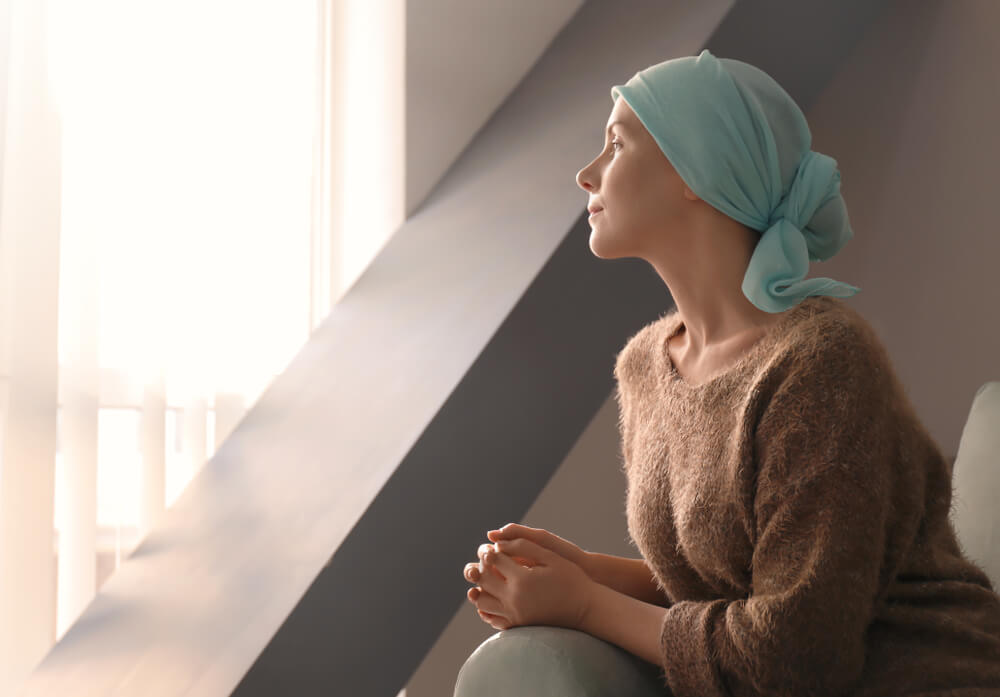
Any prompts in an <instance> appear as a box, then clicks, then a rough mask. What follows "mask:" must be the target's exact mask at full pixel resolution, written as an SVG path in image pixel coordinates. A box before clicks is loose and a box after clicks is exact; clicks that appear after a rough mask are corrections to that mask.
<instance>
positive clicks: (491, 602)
mask: <svg viewBox="0 0 1000 697" xmlns="http://www.w3.org/2000/svg"><path fill="white" fill-rule="evenodd" d="M467 595H468V596H469V600H471V601H472V602H473V603H474V604H475V606H476V609H478V610H479V611H480V612H485V613H487V614H490V615H495V616H496V617H498V618H500V619H504V620H506V619H507V616H506V615H505V614H504V607H503V605H502V604H501V603H500V601H499V600H497V599H496V598H494V597H493V596H492V595H490V594H489V593H487V592H486V591H484V590H482V589H479V588H470V589H469V592H468V593H467ZM473 596H474V597H473Z"/></svg>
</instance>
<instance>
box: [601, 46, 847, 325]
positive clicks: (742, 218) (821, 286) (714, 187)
mask: <svg viewBox="0 0 1000 697" xmlns="http://www.w3.org/2000/svg"><path fill="white" fill-rule="evenodd" d="M619 96H621V97H622V98H623V99H625V101H626V102H628V105H629V107H630V108H631V109H632V111H633V112H635V114H636V116H637V117H638V118H639V120H640V121H641V122H642V124H643V126H645V128H646V130H647V131H649V133H650V134H651V135H652V136H653V138H654V139H655V140H656V142H657V144H658V145H659V146H660V149H661V150H662V151H663V154H664V155H666V157H667V159H669V160H670V163H671V164H672V165H673V167H674V169H675V170H676V171H677V173H678V175H680V177H681V179H683V180H684V182H685V184H687V185H688V187H689V188H690V189H691V190H692V191H693V192H694V193H695V194H697V195H698V197H699V198H701V199H702V200H703V201H705V202H706V203H708V204H709V205H711V206H713V207H714V208H716V209H717V210H719V211H721V212H722V213H725V214H726V215H728V216H729V217H731V218H733V219H735V220H738V221H739V222H741V223H743V224H744V225H747V226H748V227H750V228H752V229H754V230H757V231H758V232H761V233H762V234H761V237H760V240H759V241H758V242H757V246H756V247H755V248H754V252H753V254H752V255H751V257H750V263H749V264H748V265H747V270H746V274H745V275H744V277H743V284H742V290H743V294H744V295H746V297H747V299H749V300H750V302H752V303H753V304H754V305H755V306H757V307H758V308H760V309H761V310H764V311H766V312H781V311H783V310H787V309H788V308H790V307H793V306H794V305H797V304H798V303H799V302H801V301H802V300H803V299H804V298H806V297H808V296H811V295H833V296H837V297H850V296H852V295H854V294H855V293H857V292H859V291H860V290H861V289H860V288H856V287H855V286H851V285H848V284H846V283H841V282H839V281H835V280H833V279H830V278H811V279H806V278H805V275H806V273H808V271H809V262H810V261H825V260H827V259H829V258H830V257H832V256H833V255H834V254H836V253H837V252H838V251H840V249H841V247H843V246H844V244H846V243H847V241H848V240H849V239H851V237H852V235H853V231H852V230H851V226H850V221H849V219H848V216H847V206H846V204H845V203H844V199H843V197H842V196H841V195H840V172H839V171H838V169H837V161H836V160H834V159H833V158H832V157H829V156H827V155H824V154H822V153H818V152H815V151H813V150H811V149H810V147H811V142H812V134H811V133H810V131H809V126H808V124H807V123H806V119H805V116H804V115H803V114H802V112H801V110H800V109H799V107H798V105H797V104H796V103H795V101H794V100H793V99H792V98H791V97H790V96H789V95H788V93H786V92H785V91H784V89H782V88H781V86H780V85H778V83H777V82H775V81H774V79H773V78H771V77H770V76H769V75H768V74H767V73H765V72H764V71H762V70H760V69H759V68H756V67H754V66H752V65H750V64H748V63H743V62H741V61H737V60H733V59H729V58H721V59H719V58H716V57H715V56H713V55H712V54H711V53H710V52H709V51H708V49H705V50H704V51H702V52H701V54H699V55H698V56H684V57H681V58H675V59H672V60H668V61H664V62H663V63H658V64H656V65H653V66H650V67H649V68H646V69H645V70H642V71H640V72H638V73H636V74H635V75H634V76H633V77H632V79H630V80H629V81H628V82H627V83H626V84H624V85H615V86H614V87H612V88H611V97H612V99H617V98H618V97H619Z"/></svg>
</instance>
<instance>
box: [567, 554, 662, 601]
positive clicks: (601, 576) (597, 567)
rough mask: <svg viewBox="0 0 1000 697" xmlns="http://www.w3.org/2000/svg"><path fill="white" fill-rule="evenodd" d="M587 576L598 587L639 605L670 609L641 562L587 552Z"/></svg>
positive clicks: (643, 561)
mask: <svg viewBox="0 0 1000 697" xmlns="http://www.w3.org/2000/svg"><path fill="white" fill-rule="evenodd" d="M586 571H587V574H588V575H589V576H590V577H591V578H592V579H594V580H595V581H596V582H597V583H600V584H601V585H602V586H608V587H609V588H612V589H614V590H616V591H618V592H619V593H624V594H625V595H630V596H632V597H633V598H637V599H639V600H641V601H643V602H646V603H651V604H653V605H659V606H660V607H670V600H668V599H667V596H666V595H665V594H664V593H663V591H661V590H660V589H659V587H658V586H657V585H656V581H654V580H653V573H652V572H651V571H650V570H649V567H648V566H647V565H646V560H645V559H627V558H626V557H616V556H613V555H611V554H601V553H600V552H587V569H586Z"/></svg>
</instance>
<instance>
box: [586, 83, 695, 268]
mask: <svg viewBox="0 0 1000 697" xmlns="http://www.w3.org/2000/svg"><path fill="white" fill-rule="evenodd" d="M576 183H577V185H578V186H579V187H580V188H581V189H583V190H584V191H586V192H588V193H589V194H590V199H589V201H588V207H595V206H599V207H601V208H602V209H603V210H601V211H600V212H598V213H596V214H592V215H591V216H590V226H591V235H590V249H591V251H592V252H593V253H594V254H595V255H597V256H599V257H602V258H616V257H623V256H638V257H642V256H646V255H645V254H644V252H648V251H651V250H653V249H655V248H656V246H657V245H658V244H659V245H662V244H663V242H664V235H669V234H671V232H672V231H674V230H684V229H685V225H684V222H685V221H684V218H685V216H687V215H689V214H690V213H691V208H693V207H692V206H683V205H682V204H683V203H684V198H687V199H689V200H697V196H695V194H694V193H693V192H691V190H690V189H688V188H687V187H686V185H685V184H684V181H683V180H682V179H681V178H680V176H679V175H678V174H677V171H676V170H675V169H674V168H673V166H672V165H671V164H670V160H668V159H667V157H666V156H665V155H664V154H663V151H662V150H660V147H659V146H658V145H657V144H656V141H655V140H654V139H653V136H651V135H650V134H649V131H647V130H646V128H645V126H643V125H642V122H641V121H640V120H639V117H637V116H636V115H635V112H634V111H632V108H631V107H629V105H628V102H626V101H625V100H624V99H622V98H621V97H619V98H618V99H617V100H615V106H614V109H612V111H611V117H610V118H609V119H608V130H607V131H605V139H604V149H603V150H602V151H601V153H600V154H599V155H598V156H597V157H596V158H594V159H593V160H591V162H590V163H589V164H588V165H587V166H586V167H584V168H583V169H581V170H580V171H579V172H577V175H576Z"/></svg>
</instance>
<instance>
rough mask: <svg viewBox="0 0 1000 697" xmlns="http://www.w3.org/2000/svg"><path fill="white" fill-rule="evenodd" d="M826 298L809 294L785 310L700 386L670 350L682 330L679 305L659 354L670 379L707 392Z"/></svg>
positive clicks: (666, 325)
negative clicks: (686, 374)
mask: <svg viewBox="0 0 1000 697" xmlns="http://www.w3.org/2000/svg"><path fill="white" fill-rule="evenodd" d="M823 299H827V300H828V299H829V297H828V296H816V295H813V296H809V297H807V298H805V299H804V300H802V301H801V302H799V303H798V304H797V305H795V306H793V307H791V308H789V309H787V310H783V311H782V312H781V313H780V314H781V315H782V316H781V318H780V319H778V320H777V321H776V322H774V323H773V324H771V325H769V326H768V327H767V329H766V330H765V332H764V334H763V335H762V336H761V337H760V338H759V339H757V341H755V342H754V343H753V344H751V345H750V348H748V349H747V350H745V351H744V352H743V354H742V355H741V356H740V358H739V359H738V360H737V361H735V362H734V363H732V364H730V365H729V366H727V367H726V368H724V369H723V370H721V371H719V372H716V373H714V374H713V375H712V376H711V377H710V378H708V379H707V380H705V381H704V382H702V383H699V384H697V385H692V384H691V383H689V382H688V381H687V380H685V379H684V378H683V377H682V376H681V374H680V373H679V372H677V367H676V366H675V365H674V361H673V359H672V358H671V357H670V351H669V350H668V349H667V342H669V341H670V339H671V338H673V337H674V336H675V335H676V334H678V333H679V330H680V326H681V321H680V317H679V316H678V314H677V308H676V307H675V308H674V310H673V312H671V314H669V315H667V317H669V321H668V322H665V323H664V330H663V333H662V334H661V336H660V340H659V353H660V357H661V359H662V360H663V361H664V364H665V367H666V372H667V376H668V378H669V380H670V382H672V383H674V384H676V385H678V386H679V387H681V388H683V389H685V390H687V391H689V392H704V391H706V390H708V389H710V388H712V387H713V386H715V385H718V384H722V383H726V382H728V381H729V380H730V379H731V378H733V377H736V376H739V375H741V374H742V373H743V372H744V368H745V367H746V365H747V364H748V363H750V362H751V361H752V360H753V359H754V358H755V357H756V356H757V354H758V353H759V352H760V351H761V350H762V349H763V348H764V347H765V346H766V345H768V344H769V343H770V342H771V339H772V338H774V337H775V336H778V335H780V334H781V333H782V331H783V330H784V328H785V326H786V325H787V324H788V323H789V322H790V321H791V320H792V319H794V318H796V317H798V316H800V315H802V314H803V313H804V312H805V311H806V310H807V309H808V308H810V307H811V306H812V305H813V304H814V303H816V302H820V301H822V300H823Z"/></svg>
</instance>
